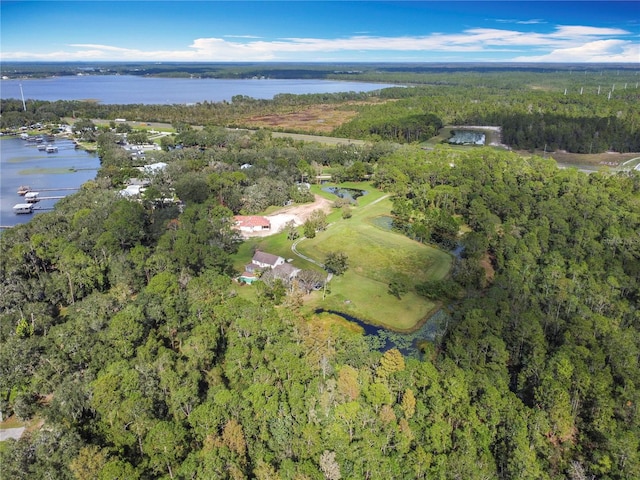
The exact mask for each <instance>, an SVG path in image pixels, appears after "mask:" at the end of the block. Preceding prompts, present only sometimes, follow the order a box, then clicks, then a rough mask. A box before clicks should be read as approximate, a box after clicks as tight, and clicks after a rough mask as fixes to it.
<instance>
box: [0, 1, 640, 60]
mask: <svg viewBox="0 0 640 480" xmlns="http://www.w3.org/2000/svg"><path fill="white" fill-rule="evenodd" d="M0 60H1V61H47V62H49V61H90V62H91V61H154V62H162V61H167V62H168V61H189V62H193V61H199V62H234V61H237V62H243V61H245V62H249V61H250V62H254V61H269V62H279V61H304V62H342V61H344V62H355V61H358V62H393V61H397V62H412V61H413V62H496V61H497V62H505V61H511V62H597V63H599V62H632V63H638V64H640V2H638V1H619V2H616V1H607V2H597V1H580V2H577V1H574V2H557V1H556V2H543V1H527V2H524V1H501V2H485V1H472V2H462V1H448V2H421V1H409V2H400V1H356V2H347V1H322V2H312V1H282V2H268V1H249V2H243V1H223V2H219V1H206V0H201V1H195V2H189V1H182V2H176V1H162V0H150V1H138V2H133V1H97V0H94V1H59V0H53V1H29V0H26V1H24V0H23V1H12V0H2V1H1V2H0Z"/></svg>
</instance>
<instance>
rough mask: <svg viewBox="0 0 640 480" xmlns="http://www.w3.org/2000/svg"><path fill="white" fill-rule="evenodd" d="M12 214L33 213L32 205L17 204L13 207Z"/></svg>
mask: <svg viewBox="0 0 640 480" xmlns="http://www.w3.org/2000/svg"><path fill="white" fill-rule="evenodd" d="M13 213H15V214H16V215H17V214H21V213H33V205H32V204H30V203H17V204H15V205H14V206H13Z"/></svg>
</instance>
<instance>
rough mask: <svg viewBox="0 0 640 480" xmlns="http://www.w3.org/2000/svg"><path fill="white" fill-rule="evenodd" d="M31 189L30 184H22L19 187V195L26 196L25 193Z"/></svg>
mask: <svg viewBox="0 0 640 480" xmlns="http://www.w3.org/2000/svg"><path fill="white" fill-rule="evenodd" d="M30 191H31V187H30V186H29V185H20V186H19V187H18V195H20V196H24V195H25V194H27V193H29V192H30Z"/></svg>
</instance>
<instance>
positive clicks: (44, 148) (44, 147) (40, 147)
mask: <svg viewBox="0 0 640 480" xmlns="http://www.w3.org/2000/svg"><path fill="white" fill-rule="evenodd" d="M46 149H47V146H46V145H45V144H44V143H40V144H38V150H40V151H44V150H46Z"/></svg>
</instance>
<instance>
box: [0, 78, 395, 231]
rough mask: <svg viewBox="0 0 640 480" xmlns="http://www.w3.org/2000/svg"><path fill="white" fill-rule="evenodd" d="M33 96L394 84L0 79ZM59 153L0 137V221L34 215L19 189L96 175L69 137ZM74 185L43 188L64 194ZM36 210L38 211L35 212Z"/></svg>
mask: <svg viewBox="0 0 640 480" xmlns="http://www.w3.org/2000/svg"><path fill="white" fill-rule="evenodd" d="M21 86H22V92H23V93H24V98H25V100H26V101H27V103H28V102H29V100H47V101H56V100H93V101H97V102H100V103H104V104H149V105H151V104H161V105H162V104H165V105H166V104H191V103H198V102H205V101H207V102H220V101H230V100H231V98H232V97H233V96H235V95H245V96H249V97H252V98H256V99H271V98H273V97H274V96H275V95H277V94H280V93H291V94H307V93H337V92H368V91H374V90H379V89H381V88H386V87H389V86H392V85H388V84H377V83H363V82H344V81H331V80H276V79H247V80H223V79H199V78H149V77H137V76H132V75H83V76H69V77H52V78H44V79H20V80H13V79H10V80H2V81H0V98H2V99H8V98H15V99H20V98H21V91H20V87H21ZM55 145H56V146H57V147H58V151H57V152H56V153H46V152H45V151H40V150H38V149H37V148H36V144H35V143H28V142H26V141H24V140H21V139H19V138H3V139H2V140H1V141H0V225H2V226H13V225H18V224H20V223H25V222H28V221H29V220H30V219H31V218H33V215H16V214H14V213H13V206H14V205H15V204H17V203H23V202H24V199H23V198H22V197H20V196H19V195H18V194H17V193H16V192H17V189H18V187H19V186H21V185H29V186H30V187H32V188H33V189H34V190H36V191H40V190H42V189H44V190H50V189H53V188H73V187H80V186H81V185H82V184H83V183H84V182H86V181H88V180H91V179H93V178H95V175H96V171H97V169H98V168H99V167H100V160H99V158H98V157H97V156H96V155H95V154H90V153H87V152H86V151H83V150H75V149H74V146H73V143H72V142H71V141H70V140H62V139H58V140H56V142H55ZM71 193H73V191H71V190H61V191H47V192H46V193H45V192H42V193H41V196H46V197H52V196H64V195H68V194H71ZM56 201H57V199H51V200H43V201H40V202H39V203H38V204H36V208H37V210H35V211H36V212H38V211H41V212H44V211H47V210H50V209H51V208H53V205H54V204H55V202H56ZM36 214H37V213H36Z"/></svg>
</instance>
